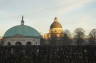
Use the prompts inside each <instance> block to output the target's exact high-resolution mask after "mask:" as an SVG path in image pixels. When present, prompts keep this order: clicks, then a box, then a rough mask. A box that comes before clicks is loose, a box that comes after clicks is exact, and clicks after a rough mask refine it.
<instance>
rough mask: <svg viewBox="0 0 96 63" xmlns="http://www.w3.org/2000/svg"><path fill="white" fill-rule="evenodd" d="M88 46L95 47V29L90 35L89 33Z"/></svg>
mask: <svg viewBox="0 0 96 63" xmlns="http://www.w3.org/2000/svg"><path fill="white" fill-rule="evenodd" d="M89 42H90V43H89V44H91V45H96V29H93V30H92V31H91V32H90V33H89Z"/></svg>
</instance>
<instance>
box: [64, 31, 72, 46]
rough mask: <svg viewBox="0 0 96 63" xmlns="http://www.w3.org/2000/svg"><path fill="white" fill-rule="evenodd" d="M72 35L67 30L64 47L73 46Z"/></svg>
mask: <svg viewBox="0 0 96 63" xmlns="http://www.w3.org/2000/svg"><path fill="white" fill-rule="evenodd" d="M71 44H72V42H71V33H70V31H69V30H65V32H64V37H63V45H71Z"/></svg>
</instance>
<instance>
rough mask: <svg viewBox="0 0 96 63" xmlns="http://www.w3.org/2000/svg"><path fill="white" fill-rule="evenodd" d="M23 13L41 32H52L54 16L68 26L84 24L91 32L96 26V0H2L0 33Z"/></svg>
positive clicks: (86, 29)
mask: <svg viewBox="0 0 96 63" xmlns="http://www.w3.org/2000/svg"><path fill="white" fill-rule="evenodd" d="M22 15H23V16H24V20H25V24H26V25H29V26H31V27H33V28H35V29H37V30H38V31H39V32H40V33H47V32H48V30H49V28H50V27H49V26H50V25H51V23H52V22H53V20H54V17H58V18H59V20H60V23H61V24H62V26H63V28H64V30H65V29H68V30H70V31H71V32H73V31H74V30H75V29H76V28H78V27H82V28H83V29H84V30H85V31H86V33H88V32H89V31H90V30H92V29H93V28H96V0H0V36H3V35H4V33H5V32H6V31H7V30H8V29H9V28H11V27H13V26H15V25H19V24H20V21H21V16H22Z"/></svg>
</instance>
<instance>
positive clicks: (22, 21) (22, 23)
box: [21, 16, 24, 25]
mask: <svg viewBox="0 0 96 63" xmlns="http://www.w3.org/2000/svg"><path fill="white" fill-rule="evenodd" d="M23 18H24V17H23V16H22V20H21V25H24V20H23Z"/></svg>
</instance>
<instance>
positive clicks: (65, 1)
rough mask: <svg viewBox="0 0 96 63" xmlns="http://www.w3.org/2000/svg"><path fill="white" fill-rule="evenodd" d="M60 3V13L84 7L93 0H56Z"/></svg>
mask: <svg viewBox="0 0 96 63" xmlns="http://www.w3.org/2000/svg"><path fill="white" fill-rule="evenodd" d="M56 1H57V4H58V5H59V8H58V14H64V13H68V12H71V11H73V10H76V9H78V8H82V7H84V6H86V5H87V4H88V3H91V2H92V1H93V0H56Z"/></svg>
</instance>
